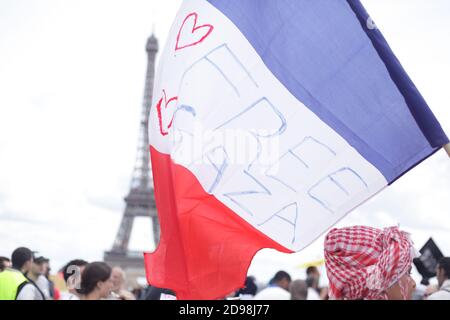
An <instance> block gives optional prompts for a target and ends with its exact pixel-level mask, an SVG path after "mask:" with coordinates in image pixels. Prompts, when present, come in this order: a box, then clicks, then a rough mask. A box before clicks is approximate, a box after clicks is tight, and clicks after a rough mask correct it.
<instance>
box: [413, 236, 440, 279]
mask: <svg viewBox="0 0 450 320" xmlns="http://www.w3.org/2000/svg"><path fill="white" fill-rule="evenodd" d="M419 252H420V253H421V255H420V257H418V258H415V259H414V260H413V261H414V265H415V266H416V268H417V271H419V273H420V274H421V275H422V282H421V283H422V284H423V285H428V284H429V281H428V279H430V278H433V277H435V276H436V267H437V264H438V262H439V260H440V259H441V258H442V257H443V256H444V255H443V254H442V252H441V250H439V248H438V247H437V245H436V243H434V241H433V239H432V238H430V239H429V240H428V241H427V242H426V243H425V245H424V246H423V247H422V249H420V251H419Z"/></svg>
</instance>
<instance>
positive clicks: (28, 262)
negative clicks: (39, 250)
mask: <svg viewBox="0 0 450 320" xmlns="http://www.w3.org/2000/svg"><path fill="white" fill-rule="evenodd" d="M33 259H34V256H33V252H32V251H31V250H30V249H28V248H24V247H21V248H17V249H16V250H14V251H13V253H12V255H11V262H12V267H13V268H15V269H17V270H20V271H22V272H23V273H27V272H29V271H30V270H31V267H32V266H33Z"/></svg>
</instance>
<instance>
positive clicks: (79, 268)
mask: <svg viewBox="0 0 450 320" xmlns="http://www.w3.org/2000/svg"><path fill="white" fill-rule="evenodd" d="M87 264H88V263H87V261H84V260H81V259H76V260H72V261H70V262H69V263H67V264H66V265H65V266H64V268H63V270H62V273H63V277H64V281H65V282H66V286H67V288H68V289H69V291H71V290H74V289H80V288H81V275H82V274H83V271H84V268H85V267H86V265H87Z"/></svg>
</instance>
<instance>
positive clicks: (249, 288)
mask: <svg viewBox="0 0 450 320" xmlns="http://www.w3.org/2000/svg"><path fill="white" fill-rule="evenodd" d="M256 291H258V287H257V285H256V279H255V278H254V277H252V276H249V277H247V278H246V279H245V286H244V287H243V288H241V289H239V290H238V291H237V292H236V294H235V296H236V297H239V296H241V295H249V296H254V295H255V294H256Z"/></svg>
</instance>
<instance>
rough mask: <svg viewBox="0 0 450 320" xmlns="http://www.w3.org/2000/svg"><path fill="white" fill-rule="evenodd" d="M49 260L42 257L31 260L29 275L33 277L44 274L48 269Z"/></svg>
mask: <svg viewBox="0 0 450 320" xmlns="http://www.w3.org/2000/svg"><path fill="white" fill-rule="evenodd" d="M48 262H49V260H48V259H47V258H44V257H37V258H35V259H34V260H33V264H32V266H31V273H32V274H33V275H35V276H38V275H41V274H44V275H45V274H46V273H47V268H48Z"/></svg>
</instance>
